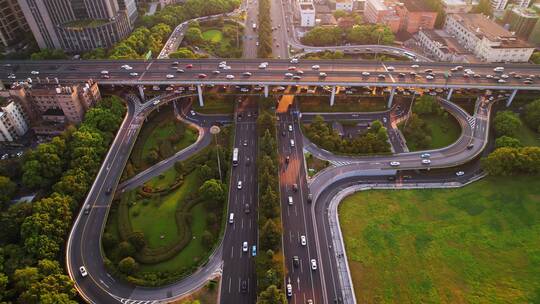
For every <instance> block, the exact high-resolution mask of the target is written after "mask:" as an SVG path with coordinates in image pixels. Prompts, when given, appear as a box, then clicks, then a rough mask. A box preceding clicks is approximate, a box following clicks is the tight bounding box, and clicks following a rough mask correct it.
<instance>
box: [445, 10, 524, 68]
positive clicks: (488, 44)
mask: <svg viewBox="0 0 540 304" xmlns="http://www.w3.org/2000/svg"><path fill="white" fill-rule="evenodd" d="M444 30H445V31H446V32H447V33H448V34H450V35H452V36H453V37H455V38H456V39H457V41H458V42H459V43H460V44H461V45H462V46H463V47H465V49H467V50H469V51H471V52H472V53H473V54H474V55H475V56H476V57H478V58H479V59H480V60H482V61H484V62H527V61H529V58H530V57H531V55H532V53H533V51H534V47H533V46H532V45H530V44H529V43H528V42H526V41H524V40H522V39H519V38H517V37H516V36H515V35H514V34H512V33H510V32H509V31H508V30H506V29H505V28H503V27H502V26H500V25H499V24H497V23H495V22H493V21H491V20H490V19H488V18H487V17H486V16H484V15H482V14H449V15H448V16H447V17H446V23H445V25H444Z"/></svg>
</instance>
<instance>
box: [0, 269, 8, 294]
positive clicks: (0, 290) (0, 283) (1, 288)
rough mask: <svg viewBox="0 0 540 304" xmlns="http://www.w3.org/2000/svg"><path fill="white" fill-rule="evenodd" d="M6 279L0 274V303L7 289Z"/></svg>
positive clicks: (5, 276)
mask: <svg viewBox="0 0 540 304" xmlns="http://www.w3.org/2000/svg"><path fill="white" fill-rule="evenodd" d="M8 283H9V280H8V277H7V275H5V274H3V273H1V272H0V301H2V299H4V297H5V295H6V291H7V287H8Z"/></svg>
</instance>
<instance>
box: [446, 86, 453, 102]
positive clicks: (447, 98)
mask: <svg viewBox="0 0 540 304" xmlns="http://www.w3.org/2000/svg"><path fill="white" fill-rule="evenodd" d="M452 93H454V89H453V88H450V90H448V95H446V100H450V98H452Z"/></svg>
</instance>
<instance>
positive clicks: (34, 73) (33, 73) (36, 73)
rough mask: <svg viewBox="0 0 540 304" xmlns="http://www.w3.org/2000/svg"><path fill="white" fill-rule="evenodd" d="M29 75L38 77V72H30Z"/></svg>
mask: <svg viewBox="0 0 540 304" xmlns="http://www.w3.org/2000/svg"><path fill="white" fill-rule="evenodd" d="M30 74H32V75H39V72H38V71H32V72H30Z"/></svg>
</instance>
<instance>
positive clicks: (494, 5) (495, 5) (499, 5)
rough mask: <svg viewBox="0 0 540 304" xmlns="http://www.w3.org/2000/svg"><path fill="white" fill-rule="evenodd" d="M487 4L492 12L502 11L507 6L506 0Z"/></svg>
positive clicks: (493, 0)
mask: <svg viewBox="0 0 540 304" xmlns="http://www.w3.org/2000/svg"><path fill="white" fill-rule="evenodd" d="M489 3H490V4H491V9H492V10H493V11H502V10H504V8H505V7H506V5H507V4H508V0H490V1H489Z"/></svg>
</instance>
